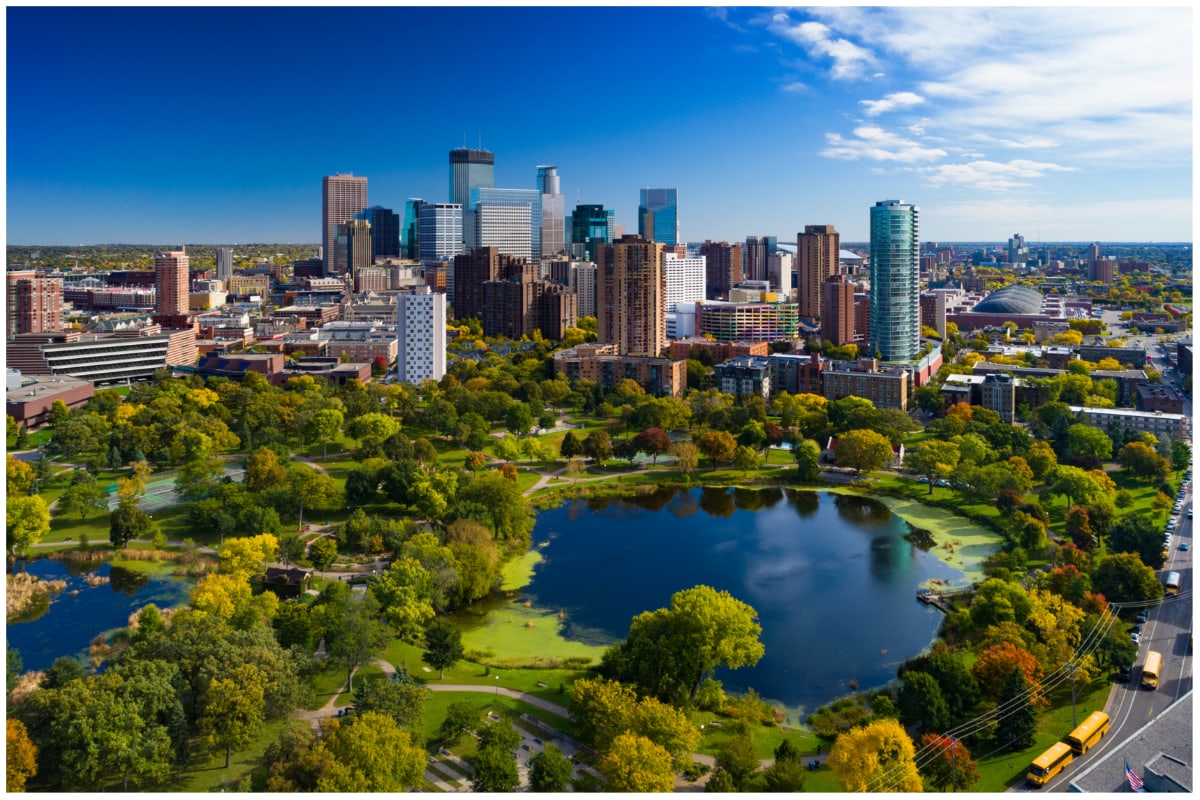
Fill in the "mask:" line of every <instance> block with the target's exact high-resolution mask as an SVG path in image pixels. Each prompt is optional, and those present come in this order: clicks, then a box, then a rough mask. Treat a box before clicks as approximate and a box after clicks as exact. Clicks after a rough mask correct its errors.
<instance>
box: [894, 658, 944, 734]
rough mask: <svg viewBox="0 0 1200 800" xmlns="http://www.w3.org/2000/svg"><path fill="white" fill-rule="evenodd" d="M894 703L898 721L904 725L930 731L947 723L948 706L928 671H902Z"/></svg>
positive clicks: (938, 728)
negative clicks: (898, 713) (902, 679)
mask: <svg viewBox="0 0 1200 800" xmlns="http://www.w3.org/2000/svg"><path fill="white" fill-rule="evenodd" d="M896 705H897V706H898V707H899V709H900V721H901V722H903V723H904V724H905V726H906V727H915V728H917V729H918V730H920V731H924V732H930V731H940V730H942V729H943V728H945V727H946V725H947V724H948V723H949V718H950V708H949V706H948V705H947V703H946V699H945V698H944V697H943V696H942V690H941V688H939V687H938V684H937V681H936V680H934V678H933V676H932V675H930V674H929V673H928V672H920V671H917V670H911V671H909V672H906V673H904V682H903V683H902V684H901V685H900V694H899V697H897V699H896Z"/></svg>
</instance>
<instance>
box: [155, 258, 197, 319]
mask: <svg viewBox="0 0 1200 800" xmlns="http://www.w3.org/2000/svg"><path fill="white" fill-rule="evenodd" d="M188 277H189V276H188V257H187V253H186V252H184V251H183V250H182V249H180V250H175V251H173V252H168V253H156V254H155V256H154V291H155V297H154V311H155V313H157V314H186V313H188V294H189V291H188V290H189V287H190V283H189V280H188Z"/></svg>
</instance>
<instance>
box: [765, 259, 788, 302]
mask: <svg viewBox="0 0 1200 800" xmlns="http://www.w3.org/2000/svg"><path fill="white" fill-rule="evenodd" d="M792 264H793V259H792V254H791V253H788V252H785V251H783V250H780V251H778V252H775V253H771V254H770V255H768V256H767V280H768V281H770V282H771V286H772V288H774V289H775V290H776V291H778V292H779V293H780V294H781V295H783V296H784V299H785V300H786V299H787V298H788V297H790V296H791V294H792V273H793V272H795V269H794V268H793V266H792Z"/></svg>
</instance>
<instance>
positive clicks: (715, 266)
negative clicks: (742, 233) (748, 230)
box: [700, 240, 745, 300]
mask: <svg viewBox="0 0 1200 800" xmlns="http://www.w3.org/2000/svg"><path fill="white" fill-rule="evenodd" d="M700 255H701V256H702V257H703V258H704V265H705V273H706V274H705V281H704V282H705V285H706V294H707V297H708V299H709V300H724V299H726V298H727V297H728V296H729V290H730V289H732V288H733V287H734V286H737V285H738V284H739V283H741V282H742V280H743V278H744V276H745V271H744V269H743V263H742V245H741V244H740V243H739V244H730V243H729V242H714V241H712V240H705V242H704V244H702V245H700Z"/></svg>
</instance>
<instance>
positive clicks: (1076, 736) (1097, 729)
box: [1067, 711, 1109, 756]
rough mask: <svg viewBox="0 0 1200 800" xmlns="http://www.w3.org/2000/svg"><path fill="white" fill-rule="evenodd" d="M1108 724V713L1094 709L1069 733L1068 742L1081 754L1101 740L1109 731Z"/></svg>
mask: <svg viewBox="0 0 1200 800" xmlns="http://www.w3.org/2000/svg"><path fill="white" fill-rule="evenodd" d="M1108 726H1109V721H1108V714H1105V713H1104V712H1103V711H1094V712H1092V714H1091V715H1089V716H1088V718H1087V719H1085V720H1084V721H1083V722H1081V723H1080V725H1079V727H1078V728H1076V729H1075V730H1073V731H1071V732H1070V733H1069V734H1068V735H1067V744H1069V745H1071V749H1072V750H1074V751H1075V755H1078V756H1081V755H1083V754H1084V753H1086V752H1087V751H1088V750H1089V749H1091V747H1092V746H1093V745H1095V744H1096V743H1097V742H1099V741H1100V737H1102V736H1104V734H1106V733H1108Z"/></svg>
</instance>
